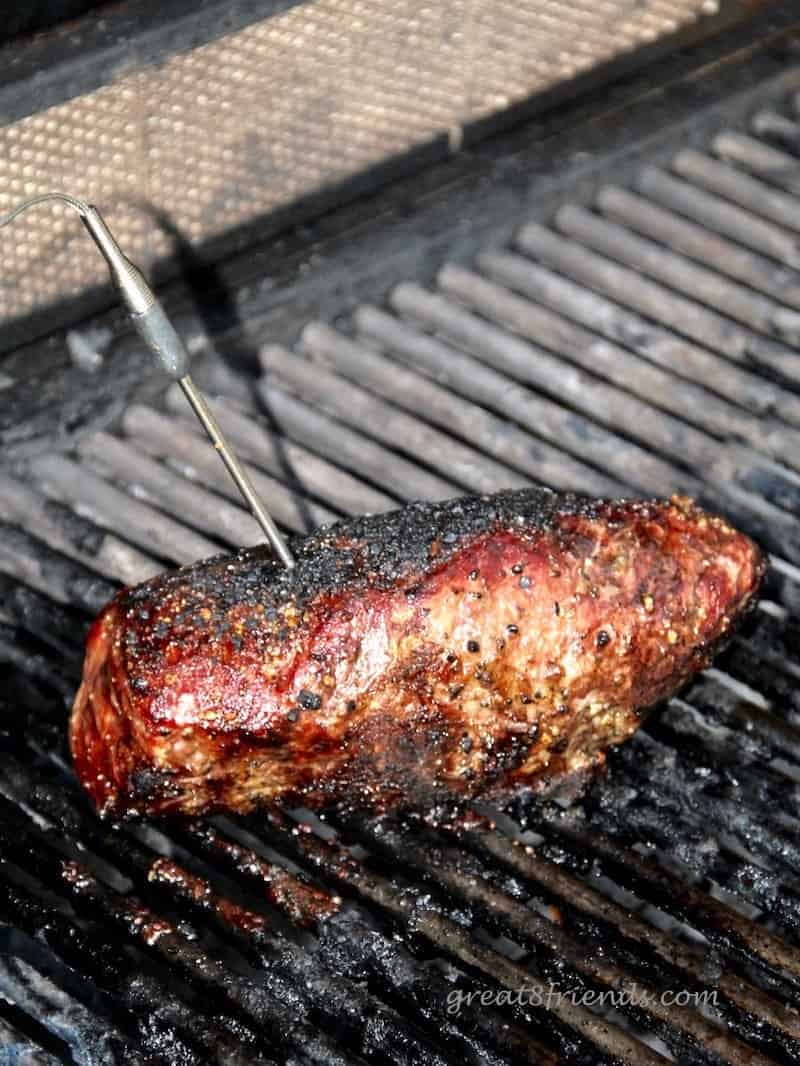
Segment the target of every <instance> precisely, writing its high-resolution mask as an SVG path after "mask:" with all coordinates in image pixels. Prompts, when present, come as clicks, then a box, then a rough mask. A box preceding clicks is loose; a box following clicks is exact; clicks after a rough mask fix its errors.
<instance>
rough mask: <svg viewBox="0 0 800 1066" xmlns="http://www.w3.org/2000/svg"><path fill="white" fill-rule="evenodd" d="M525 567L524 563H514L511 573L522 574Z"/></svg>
mask: <svg viewBox="0 0 800 1066" xmlns="http://www.w3.org/2000/svg"><path fill="white" fill-rule="evenodd" d="M524 569H525V567H524V566H523V565H522V563H514V565H513V566H512V567H511V573H512V574H521V573H522V571H523V570H524Z"/></svg>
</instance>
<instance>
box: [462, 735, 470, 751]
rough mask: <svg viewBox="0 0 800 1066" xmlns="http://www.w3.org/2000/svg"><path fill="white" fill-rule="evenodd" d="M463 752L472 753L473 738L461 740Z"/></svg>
mask: <svg viewBox="0 0 800 1066" xmlns="http://www.w3.org/2000/svg"><path fill="white" fill-rule="evenodd" d="M461 750H462V751H463V752H470V751H472V738H471V737H462V738H461Z"/></svg>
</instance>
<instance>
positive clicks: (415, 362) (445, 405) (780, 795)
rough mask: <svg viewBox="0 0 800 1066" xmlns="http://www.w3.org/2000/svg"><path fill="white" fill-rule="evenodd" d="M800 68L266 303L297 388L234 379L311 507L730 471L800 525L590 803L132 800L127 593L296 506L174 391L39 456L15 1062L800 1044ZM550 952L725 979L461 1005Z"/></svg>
mask: <svg viewBox="0 0 800 1066" xmlns="http://www.w3.org/2000/svg"><path fill="white" fill-rule="evenodd" d="M799 90H800V72H799V71H798V70H796V69H791V70H789V71H788V72H787V73H785V74H784V75H782V76H781V77H780V78H778V79H777V80H776V81H773V82H771V83H770V84H769V85H766V86H759V87H758V89H757V90H756V91H755V92H754V93H753V94H750V95H748V96H747V97H746V98H743V99H742V100H740V101H739V102H738V103H737V104H736V106H735V107H732V108H730V109H729V118H727V119H725V120H724V121H723V119H722V118H720V116H719V115H717V116H716V117H714V118H713V121H711V126H710V128H709V130H708V132H707V133H706V134H704V137H703V140H702V143H700V142H698V141H697V140H696V139H695V141H694V142H693V143H686V142H685V140H684V139H682V137H681V136H680V135H678V136H677V138H676V137H675V136H672V137H664V138H661V139H659V138H655V139H651V140H650V141H649V142H648V143H647V145H645V146H644V147H643V148H641V149H639V150H637V153H638V154H635V165H632V166H630V167H628V168H627V169H623V168H619V167H618V166H617V165H616V164H615V163H614V162H613V161H612V162H611V163H610V164H609V165H608V166H607V167H606V169H605V170H603V171H602V173H600V175H599V177H598V176H597V175H595V178H594V180H593V184H592V191H591V194H590V195H583V194H581V195H578V193H576V195H575V197H574V198H573V197H572V196H570V195H569V194H567V195H564V194H560V195H559V197H558V202H557V203H556V204H555V208H554V209H553V210H550V209H548V216H547V218H546V219H545V218H544V217H542V216H536V217H534V216H531V217H529V218H528V219H527V221H524V222H523V223H522V224H521V225H509V224H505V225H504V226H500V227H498V231H497V233H496V234H494V235H493V234H488V235H486V240H485V246H484V247H483V248H482V249H481V250H480V251H479V252H478V254H475V255H473V254H471V255H470V256H469V257H460V258H458V259H457V260H452V261H448V260H447V257H446V256H445V259H444V261H442V263H441V265H440V269H439V270H438V272H437V274H436V277H435V280H434V281H433V282H432V283H429V282H428V281H427V280H426V281H425V282H424V283H421V282H420V281H419V280H416V279H415V278H414V277H411V276H409V277H408V278H407V279H406V280H403V281H402V282H400V283H398V284H395V285H393V286H392V288H391V291H390V292H389V293H388V296H387V298H386V299H385V301H383V302H382V303H381V304H380V305H379V304H378V303H374V304H373V303H365V304H363V305H361V306H358V307H357V308H356V309H355V311H354V312H353V313H349V312H348V313H347V314H345V315H342V316H340V317H338V318H337V317H335V316H334V315H333V314H331V315H329V316H327V319H328V320H326V321H309V322H308V324H307V325H306V326H305V328H304V329H303V331H302V334H301V336H300V339H299V341H298V344H297V346H296V348H295V350H289V349H288V348H286V347H281V346H278V345H275V344H272V343H269V342H270V333H269V332H268V331H267V332H265V333H264V335H263V336H262V337H261V340H262V342H263V343H262V346H261V349H260V358H261V361H262V373H261V376H260V378H259V379H258V380H257V381H255V380H254V381H250V380H248V379H246V378H245V377H244V376H237V375H236V374H234V373H232V372H231V373H230V374H228V375H226V376H222V377H220V376H218V377H217V378H213V377H212V376H210V377H209V378H208V380H209V381H216V382H217V385H218V389H219V391H222V392H227V395H226V396H222V395H221V396H219V397H218V399H217V401H216V410H217V413H218V415H219V418H220V421H221V422H222V424H223V426H224V427H225V429H226V430H227V431H228V433H229V434H230V437H231V438H232V439H233V441H234V442H235V443H236V445H237V446H238V447H239V449H240V450H241V453H242V455H243V456H244V457H245V458H246V459H247V461H248V463H249V465H250V469H251V470H252V473H253V476H254V479H255V481H256V483H257V485H258V486H259V487H260V488H261V490H262V491H263V493H264V496H265V498H266V499H267V500H268V501H269V503H270V505H271V507H272V508H273V512H274V514H275V516H276V518H277V519H278V520H279V522H280V523H281V525H282V526H283V527H284V528H285V529H287V530H295V531H298V530H303V529H308V528H310V527H312V526H314V525H317V524H319V523H321V522H327V521H331V520H333V519H335V518H336V517H337V516H341V515H344V514H355V513H359V512H363V511H379V510H382V509H386V508H390V507H393V506H396V505H397V504H398V503H399V502H400V501H402V500H406V499H414V498H429V499H438V498H445V497H449V496H453V495H456V494H458V493H460V492H464V491H469V492H477V493H483V492H490V491H494V490H496V489H498V488H500V487H502V486H511V485H521V484H526V483H529V482H532V481H540V482H545V483H547V484H549V485H552V486H553V487H556V488H569V489H576V490H581V491H586V492H590V493H593V494H598V493H620V492H624V493H627V494H666V493H671V492H679V493H688V494H692V495H695V496H697V497H699V498H700V499H701V500H703V501H704V502H706V503H708V504H709V505H711V506H713V507H716V508H719V509H721V510H723V511H724V512H725V513H726V514H728V515H729V516H730V517H731V518H732V519H733V520H735V521H736V523H738V524H739V525H740V526H741V527H743V528H744V529H746V530H748V531H750V532H752V533H753V534H754V535H755V536H757V537H758V538H759V539H760V540H761V542H762V543H763V544H764V546H765V547H766V548H767V549H768V550H769V552H770V553H771V562H772V566H771V571H770V576H769V582H768V586H767V591H766V595H765V599H764V601H763V603H762V604H761V607H760V610H759V612H758V615H757V618H756V621H755V623H754V624H753V625H752V627H751V628H750V629H749V630H748V631H746V632H745V633H743V634H742V635H741V636H740V637H739V638H737V640H736V642H735V644H734V645H733V647H732V648H731V649H730V650H729V651H728V652H727V653H726V654H725V655H724V656H723V658H722V659H721V660H719V661H718V662H717V664H716V665H715V667H714V668H713V669H711V670H709V671H707V672H706V673H705V674H704V675H703V676H702V677H700V678H699V679H697V681H696V682H695V683H694V684H692V686H691V687H690V688H689V689H688V691H685V692H683V693H682V694H681V695H680V696H679V697H677V698H675V699H673V700H671V701H670V702H669V704H668V705H666V706H664V707H663V708H662V709H661V710H660V711H659V712H657V713H656V714H654V715H653V717H652V718H651V719H650V720H649V722H648V724H647V725H646V726H645V727H644V728H642V730H640V732H639V733H638V734H637V735H636V736H635V737H634V738H633V740H632V741H630V742H629V743H628V744H627V745H625V746H624V747H623V748H622V749H621V750H619V751H618V752H617V753H615V754H614V756H613V757H612V759H611V769H610V773H609V774H608V776H607V777H606V778H605V779H603V780H601V781H599V782H597V783H596V784H594V785H593V786H591V787H590V789H589V791H588V792H587V793H586V794H585V795H583V796H582V797H580V798H578V799H572V800H570V799H569V798H568V797H562V798H561V799H560V800H558V801H552V802H549V803H547V804H544V805H541V806H537V807H532V808H526V809H514V810H512V811H510V812H507V813H506V814H505V815H503V816H502V817H501V816H494V817H493V816H492V814H491V812H489V813H488V814H487V819H486V821H485V822H482V823H480V824H478V825H476V826H475V827H473V828H471V829H469V830H464V831H460V832H457V831H453V830H432V829H429V828H426V827H425V826H424V825H422V824H420V823H417V822H414V821H413V820H404V819H399V818H387V819H384V820H381V821H369V820H366V821H358V822H355V821H347V822H345V821H339V822H334V821H331V820H330V819H329V820H327V821H325V822H319V821H316V820H314V819H312V818H308V817H304V815H303V813H302V812H291V813H280V812H272V813H270V814H269V815H261V816H259V817H254V818H249V819H234V818H212V819H210V820H208V821H204V822H197V823H192V824H188V825H187V824H175V825H173V824H169V825H162V824H158V825H156V824H126V825H119V826H118V825H112V824H107V823H101V822H99V821H98V820H97V819H96V818H95V817H94V815H93V814H92V813H91V812H90V810H89V808H88V805H87V803H86V802H85V800H84V797H83V796H82V794H81V791H80V789H79V788H78V787H77V785H76V782H75V780H74V777H73V775H72V772H71V769H70V766H69V759H68V754H67V751H66V747H65V720H66V708H67V706H68V704H69V701H70V699H71V697H72V695H73V693H74V688H75V684H76V678H77V677H78V672H79V668H80V660H81V654H82V640H83V636H84V632H85V628H86V624H87V621H88V619H89V618H90V616H91V614H92V612H94V611H95V610H97V609H98V608H99V607H100V606H101V605H102V604H103V603H104V602H105V600H106V599H107V598H108V597H109V596H110V595H111V594H112V593H113V590H114V588H115V586H116V584H117V583H118V582H135V581H138V580H141V579H142V578H145V577H147V576H148V575H150V574H153V573H155V572H157V571H158V570H159V569H161V568H162V567H163V566H165V565H172V564H180V563H185V562H189V561H193V560H195V559H197V558H200V557H203V556H206V555H209V554H212V553H214V552H217V551H219V550H221V549H222V550H224V549H228V548H231V547H233V546H238V545H239V544H241V543H242V542H252V541H255V540H256V539H258V538H257V532H256V528H255V526H254V524H253V522H252V521H251V519H250V518H249V516H248V515H247V514H245V513H244V512H243V511H242V510H241V508H240V507H239V506H238V503H237V501H236V499H235V495H234V491H235V490H233V488H232V487H231V486H229V484H228V483H227V481H226V478H225V475H224V472H223V470H222V468H221V466H220V465H219V463H218V460H217V458H216V457H215V456H214V454H213V452H211V451H210V449H209V448H208V446H207V444H206V443H205V441H204V440H203V439H202V438H201V436H200V435H199V431H198V430H197V428H196V427H195V426H194V425H193V424H192V422H191V421H190V420H189V416H188V414H187V412H186V410H185V408H184V404H183V400H182V398H181V397H180V396H179V395H176V394H174V393H173V392H172V391H171V390H167V391H166V392H164V391H163V385H160V384H158V382H155V381H153V382H150V385H149V392H148V393H147V395H146V396H145V397H144V398H139V399H138V400H136V401H135V402H133V403H130V404H128V405H127V406H126V407H125V409H124V410H123V411H121V412H119V411H117V410H115V409H114V408H113V407H111V408H109V411H110V415H109V420H108V424H107V425H105V426H103V427H102V428H97V427H96V426H95V427H94V428H92V429H91V431H88V432H75V433H72V434H66V435H63V436H62V438H60V440H61V443H60V444H59V445H58V446H56V445H53V444H51V445H49V446H48V447H47V448H42V447H41V446H33V445H30V444H29V443H27V444H26V442H25V441H24V440H23V441H22V443H21V444H20V445H19V446H17V447H10V448H9V456H10V458H9V461H8V462H7V463H6V465H5V466H4V468H3V470H2V474H1V476H0V507H2V513H3V525H2V538H1V539H0V571H1V572H2V576H0V589H2V601H1V602H2V607H1V608H0V611H1V612H2V614H1V615H0V661H1V663H2V665H1V666H0V670H2V679H3V684H2V696H1V697H0V706H2V718H1V719H0V743H2V759H0V852H2V861H0V881H2V889H1V890H0V916H1V917H2V921H3V923H4V924H3V931H2V934H0V935H2V938H3V940H2V946H3V953H2V956H0V1061H3V1062H30V1063H37V1064H38V1063H50V1062H53V1061H76V1062H80V1063H106V1062H117V1061H120V1062H121V1061H125V1062H128V1063H139V1062H150V1061H167V1062H170V1063H172V1062H183V1063H195V1062H206V1061H209V1062H225V1063H272V1062H291V1063H304V1064H306V1063H361V1062H369V1063H409V1064H411V1063H415V1064H416V1063H431V1064H433V1063H442V1064H443V1063H454V1062H468V1063H481V1064H483V1063H489V1064H494V1063H497V1064H500V1063H516V1062H537V1063H553V1062H559V1061H563V1062H570V1063H586V1064H588V1063H611V1062H617V1061H620V1060H621V1061H625V1062H630V1063H636V1064H651V1063H652V1064H655V1063H660V1062H664V1061H669V1060H675V1061H679V1062H685V1063H720V1062H730V1063H737V1064H739V1063H741V1064H744V1063H748V1064H756V1063H767V1062H778V1063H795V1062H798V1061H800V1014H798V1011H797V1008H798V1006H800V836H799V835H798V826H799V824H800V822H799V820H798V783H800V695H799V693H800V688H799V687H798V678H800V641H799V640H798V637H799V636H800V624H799V623H798V614H800V388H798V386H800V361H798V356H797V353H796V350H795V348H796V344H797V340H798V337H800V199H799V198H798V194H800V179H799V178H798V174H800V96H799V95H798V91H799ZM737 109H738V110H737ZM731 115H732V116H733V118H732V119H731V118H730V116H731ZM620 173H624V176H625V180H624V181H622V182H620V181H619V175H620ZM565 185H566V186H567V187H570V186H568V183H567V182H565ZM574 187H575V188H576V189H578V188H579V187H582V186H581V185H580V182H578V183H575V184H574ZM551 206H552V205H551ZM512 230H513V232H512ZM509 233H511V236H510V237H509V236H508V234H509ZM259 328H260V327H259V326H258V323H255V324H251V325H250V331H249V332H250V336H252V335H253V332H254V331H255V332H256V333H257V331H258V329H259ZM87 338H88V339H87ZM70 343H71V345H72V346H73V347H74V348H75V351H76V352H77V353H78V354H79V355H81V357H82V358H84V359H85V356H86V350H87V349H89V350H91V347H92V343H93V342H92V335H91V334H87V332H86V330H84V331H83V332H82V333H80V334H78V333H73V335H72V339H71V341H70ZM87 373H88V371H87ZM98 373H99V374H102V372H101V371H98ZM97 394H98V395H99V396H100V398H101V399H102V398H103V397H104V396H105V395H106V394H105V393H103V392H102V390H101V389H100V388H99V387H98V390H97ZM1 395H2V393H0V396H1ZM98 402H100V401H98ZM112 415H113V416H114V417H113V418H112V417H111V416H112ZM18 443H19V442H18ZM12 444H13V441H12ZM484 813H486V812H484ZM550 982H552V983H553V985H554V986H555V987H557V988H559V989H592V990H603V989H609V988H615V989H630V988H632V987H633V986H634V985H636V986H638V987H640V988H645V989H648V990H653V991H654V992H656V993H658V992H659V991H661V990H664V989H687V990H690V991H702V990H709V991H710V990H715V991H716V992H717V1006H716V1008H713V1009H712V1008H707V1009H696V1008H695V1007H693V1006H681V1005H670V1006H665V1005H663V1004H662V1003H661V1002H660V1001H659V1000H658V996H657V995H656V997H655V999H654V1001H653V1002H652V1004H650V1005H648V1006H647V1007H646V1008H642V1007H639V1006H631V1007H618V1008H617V1009H615V1010H613V1011H611V1010H609V1009H605V1010H592V1009H589V1008H587V1007H583V1006H575V1005H572V1004H571V1003H569V1002H567V1001H562V1002H560V1003H558V1002H556V1003H555V1004H551V1006H550V1007H549V1008H544V1007H542V1008H539V1007H536V1006H530V1005H523V1006H515V1005H514V1004H513V1003H511V1004H507V1005H505V1006H503V1005H494V1006H490V1007H483V1006H482V1007H480V1008H479V1009H475V1008H464V1009H462V1011H461V1013H460V1014H454V1013H450V1012H449V1011H448V1002H449V1000H448V995H449V994H450V993H452V992H453V991H457V990H459V989H461V990H482V989H486V990H490V989H494V990H497V989H499V988H503V989H509V990H512V989H518V988H522V987H525V988H528V989H530V988H533V987H537V986H543V987H546V986H548V985H549V983H550ZM3 1049H5V1050H3ZM4 1055H5V1058H4V1057H3V1056H4Z"/></svg>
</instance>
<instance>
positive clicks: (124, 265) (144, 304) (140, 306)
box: [0, 192, 294, 569]
mask: <svg viewBox="0 0 800 1066" xmlns="http://www.w3.org/2000/svg"><path fill="white" fill-rule="evenodd" d="M53 200H57V201H60V202H62V203H65V204H68V205H69V206H70V207H72V208H74V210H75V211H77V212H78V214H79V215H80V217H81V219H82V220H83V224H84V225H85V226H86V228H87V230H88V231H89V233H90V234H91V236H92V239H93V240H94V242H95V244H96V245H97V247H98V248H99V249H100V251H101V252H102V254H103V257H104V259H105V261H106V263H107V264H108V268H109V271H110V273H111V279H112V281H113V283H114V287H115V288H116V290H117V292H118V293H119V296H120V299H121V300H122V302H123V304H124V305H125V307H126V308H127V310H128V313H129V315H130V318H131V322H132V323H133V325H134V326H135V327H136V329H137V331H138V333H139V335H140V337H141V338H142V340H143V341H144V343H145V344H146V345H147V347H148V348H149V349H150V351H151V352H152V353H153V355H155V357H156V358H157V359H158V361H159V363H160V364H161V366H162V367H163V368H164V370H166V372H167V373H168V374H169V375H170V377H173V378H175V379H176V380H177V381H178V382H179V383H180V386H181V388H182V389H183V391H184V394H185V395H186V399H187V400H188V401H189V403H190V405H191V407H192V410H193V411H194V413H195V414H196V415H197V417H198V418H199V419H200V422H201V424H202V426H203V429H204V430H205V431H206V433H207V434H208V436H209V437H210V438H211V441H212V443H213V445H214V447H215V449H216V450H217V452H218V453H219V456H220V458H221V459H222V461H223V463H224V464H225V466H226V467H227V470H228V473H229V474H230V475H231V477H232V478H233V480H234V482H235V483H236V487H237V488H238V490H239V492H241V494H242V496H243V497H244V500H245V503H246V504H247V506H248V507H249V508H250V510H251V511H252V513H253V516H254V517H255V519H256V521H257V522H258V524H259V525H260V526H261V528H262V529H263V530H264V533H265V535H266V537H267V540H268V541H269V543H270V546H271V548H272V551H273V553H274V554H275V555H276V556H277V558H278V559H280V561H281V562H282V563H283V564H284V566H286V567H288V568H289V569H291V568H292V567H293V566H294V559H293V557H292V553H291V552H290V551H289V549H288V547H287V546H286V541H285V540H284V539H283V537H282V536H281V533H280V531H279V530H278V527H277V526H276V525H275V522H274V521H273V519H272V517H271V516H270V514H269V512H268V511H267V509H266V507H265V506H264V504H263V503H262V502H261V500H260V499H259V497H258V494H257V493H256V490H255V488H254V487H253V483H252V482H251V480H250V478H249V477H248V476H247V473H246V472H245V469H244V467H243V466H242V464H241V462H240V461H239V458H238V456H237V455H236V452H235V451H234V450H233V448H232V447H231V446H230V444H229V443H228V442H227V440H226V439H225V437H224V435H223V433H222V430H221V429H220V427H219V424H218V423H217V420H216V418H215V417H214V415H213V414H212V412H211V409H210V407H209V406H208V404H207V403H206V400H205V397H204V396H203V394H202V393H201V392H200V390H199V389H198V388H197V386H196V385H195V383H194V382H193V381H192V378H191V375H190V374H189V356H188V353H187V351H186V346H185V345H184V343H183V341H182V340H181V338H180V337H179V336H178V334H177V332H176V331H175V328H174V327H173V325H172V323H171V322H170V320H169V319H168V318H167V316H166V314H165V312H164V309H163V307H162V306H161V304H160V303H159V302H158V300H157V299H156V296H155V293H154V292H153V290H152V289H151V288H150V286H149V285H148V284H147V282H146V281H145V279H144V275H143V274H142V272H141V271H140V270H139V268H138V267H137V266H134V264H133V263H132V262H131V261H130V260H129V259H128V258H127V257H126V256H125V255H124V254H123V252H122V249H121V248H120V246H119V245H118V244H117V242H116V240H115V239H114V237H113V236H112V234H111V231H110V230H109V228H108V226H107V225H106V223H105V221H104V220H103V216H102V215H101V214H100V212H99V211H98V210H97V208H96V207H93V206H92V205H91V204H87V203H84V202H83V201H82V200H77V199H75V197H73V196H67V195H66V194H65V193H60V192H52V193H45V194H44V195H42V196H34V197H33V198H32V199H30V200H26V201H25V203H22V204H20V205H19V207H17V208H15V209H14V210H13V211H11V212H10V213H9V214H8V215H6V216H4V217H0V228H2V227H3V226H6V225H8V223H9V222H11V221H13V219H15V218H16V217H17V215H19V214H21V213H22V212H23V211H26V210H27V209H28V208H29V207H33V206H34V205H35V204H41V203H46V202H49V201H53Z"/></svg>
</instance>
